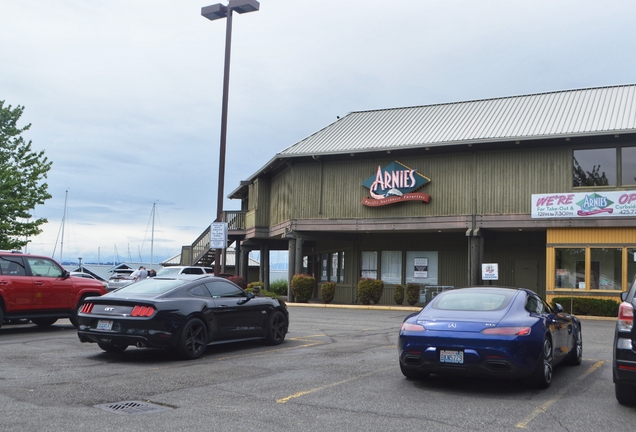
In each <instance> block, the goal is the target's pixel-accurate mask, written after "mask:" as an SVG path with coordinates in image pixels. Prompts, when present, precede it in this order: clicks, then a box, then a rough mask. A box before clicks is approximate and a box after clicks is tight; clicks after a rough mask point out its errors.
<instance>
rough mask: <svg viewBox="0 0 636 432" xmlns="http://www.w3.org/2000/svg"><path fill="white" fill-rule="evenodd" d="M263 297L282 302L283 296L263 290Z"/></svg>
mask: <svg viewBox="0 0 636 432" xmlns="http://www.w3.org/2000/svg"><path fill="white" fill-rule="evenodd" d="M261 296H263V297H271V298H275V299H277V300H282V298H281V296H279V295H278V294H276V293H275V292H271V291H267V290H262V291H261Z"/></svg>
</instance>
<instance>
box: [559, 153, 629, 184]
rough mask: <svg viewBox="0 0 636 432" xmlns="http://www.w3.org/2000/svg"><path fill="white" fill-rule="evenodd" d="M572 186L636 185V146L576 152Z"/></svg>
mask: <svg viewBox="0 0 636 432" xmlns="http://www.w3.org/2000/svg"><path fill="white" fill-rule="evenodd" d="M573 164H574V165H573V171H572V175H573V177H572V185H573V186H574V187H586V186H624V185H636V146H627V147H618V148H616V147H608V148H597V149H579V150H574V161H573Z"/></svg>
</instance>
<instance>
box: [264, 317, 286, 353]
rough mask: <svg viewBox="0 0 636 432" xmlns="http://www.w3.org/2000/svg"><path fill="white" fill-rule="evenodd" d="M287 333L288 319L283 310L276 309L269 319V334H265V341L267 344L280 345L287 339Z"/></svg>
mask: <svg viewBox="0 0 636 432" xmlns="http://www.w3.org/2000/svg"><path fill="white" fill-rule="evenodd" d="M286 334H287V319H286V318H285V315H283V313H282V312H281V311H276V312H274V313H273V314H272V316H271V318H270V319H269V326H268V327H267V335H266V336H265V343H266V344H267V345H278V344H280V343H282V342H283V341H284V340H285V335H286Z"/></svg>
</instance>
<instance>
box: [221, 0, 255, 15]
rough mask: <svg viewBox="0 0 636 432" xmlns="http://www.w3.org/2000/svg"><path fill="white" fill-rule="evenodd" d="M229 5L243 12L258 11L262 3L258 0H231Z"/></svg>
mask: <svg viewBox="0 0 636 432" xmlns="http://www.w3.org/2000/svg"><path fill="white" fill-rule="evenodd" d="M227 7H229V8H230V9H232V10H235V11H237V12H238V13H240V14H242V13H246V12H254V11H257V10H258V8H259V7H260V4H259V3H258V2H257V1H256V0H230V3H229V4H228V5H227Z"/></svg>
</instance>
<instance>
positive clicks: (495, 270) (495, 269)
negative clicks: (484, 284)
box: [481, 263, 499, 280]
mask: <svg viewBox="0 0 636 432" xmlns="http://www.w3.org/2000/svg"><path fill="white" fill-rule="evenodd" d="M481 279H482V280H499V264H497V263H493V264H482V265H481Z"/></svg>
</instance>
